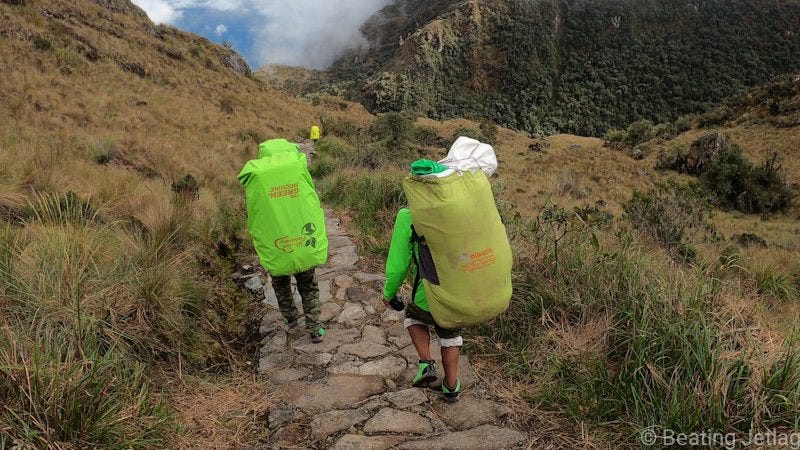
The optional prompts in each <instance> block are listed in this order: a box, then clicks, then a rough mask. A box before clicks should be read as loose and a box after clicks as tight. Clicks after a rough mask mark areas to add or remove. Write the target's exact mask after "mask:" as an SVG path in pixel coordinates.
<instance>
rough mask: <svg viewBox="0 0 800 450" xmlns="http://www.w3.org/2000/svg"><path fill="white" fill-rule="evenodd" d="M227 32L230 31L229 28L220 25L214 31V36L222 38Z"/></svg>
mask: <svg viewBox="0 0 800 450" xmlns="http://www.w3.org/2000/svg"><path fill="white" fill-rule="evenodd" d="M226 31H228V27H226V26H225V25H224V24H219V25H217V28H215V29H214V34H216V35H217V36H220V37H222V35H223V34H225V32H226Z"/></svg>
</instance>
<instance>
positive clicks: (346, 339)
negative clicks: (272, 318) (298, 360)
mask: <svg viewBox="0 0 800 450" xmlns="http://www.w3.org/2000/svg"><path fill="white" fill-rule="evenodd" d="M359 337H361V333H360V332H359V331H358V330H350V329H347V330H342V329H339V328H329V329H327V332H326V333H325V340H324V341H322V342H320V343H319V344H314V343H313V342H311V338H310V337H309V336H308V335H307V334H304V335H303V337H302V338H301V339H299V340H298V341H297V342H295V343H294V344H292V348H293V349H294V350H295V351H298V352H303V353H324V352H327V353H333V351H334V350H336V349H337V348H339V346H340V345H343V344H351V343H353V342H355V341H356V340H357V339H358V338H359Z"/></svg>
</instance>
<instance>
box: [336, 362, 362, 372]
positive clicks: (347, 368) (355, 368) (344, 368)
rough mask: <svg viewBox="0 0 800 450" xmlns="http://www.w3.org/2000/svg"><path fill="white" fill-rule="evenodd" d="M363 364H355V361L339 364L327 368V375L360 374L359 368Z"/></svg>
mask: <svg viewBox="0 0 800 450" xmlns="http://www.w3.org/2000/svg"><path fill="white" fill-rule="evenodd" d="M363 364H364V363H362V362H356V361H347V362H343V363H340V364H336V365H333V366H331V367H328V369H327V372H328V373H352V374H360V373H361V366H362V365H363Z"/></svg>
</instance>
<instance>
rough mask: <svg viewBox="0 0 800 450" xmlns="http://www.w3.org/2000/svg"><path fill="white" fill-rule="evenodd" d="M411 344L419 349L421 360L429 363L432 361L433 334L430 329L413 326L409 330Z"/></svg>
mask: <svg viewBox="0 0 800 450" xmlns="http://www.w3.org/2000/svg"><path fill="white" fill-rule="evenodd" d="M407 330H408V334H409V336H411V343H412V344H414V348H415V349H417V354H418V355H419V359H420V360H423V361H428V360H430V359H431V332H430V331H429V330H428V327H426V326H422V325H411V326H410V327H408V328H407Z"/></svg>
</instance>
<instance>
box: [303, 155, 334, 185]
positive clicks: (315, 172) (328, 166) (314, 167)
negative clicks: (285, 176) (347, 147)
mask: <svg viewBox="0 0 800 450" xmlns="http://www.w3.org/2000/svg"><path fill="white" fill-rule="evenodd" d="M335 170H336V166H334V164H333V162H332V161H331V159H330V158H329V157H328V156H325V155H317V156H315V157H314V160H313V161H312V162H311V165H310V166H309V168H308V171H309V173H310V174H311V176H312V177H314V179H317V180H319V179H321V178H324V177H326V176H328V175H330V174H332V173H333V172H334V171H335Z"/></svg>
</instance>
